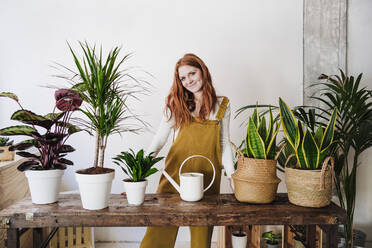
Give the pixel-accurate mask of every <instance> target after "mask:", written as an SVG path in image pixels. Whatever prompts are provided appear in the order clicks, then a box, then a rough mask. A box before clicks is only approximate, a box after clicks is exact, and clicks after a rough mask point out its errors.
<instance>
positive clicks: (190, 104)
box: [165, 53, 217, 129]
mask: <svg viewBox="0 0 372 248" xmlns="http://www.w3.org/2000/svg"><path fill="white" fill-rule="evenodd" d="M183 65H189V66H193V67H196V68H198V69H200V70H201V74H202V81H203V86H202V89H201V90H202V92H203V101H202V106H201V108H200V116H199V118H200V119H202V120H206V118H207V117H208V116H209V114H210V113H211V112H212V111H214V110H215V107H216V103H217V96H216V91H215V89H214V87H213V85H212V77H211V74H210V73H209V70H208V68H207V66H206V65H205V64H204V62H203V61H202V60H201V59H200V58H199V57H198V56H196V55H194V54H192V53H187V54H185V55H184V56H183V57H182V58H181V59H179V60H178V62H177V63H176V67H175V69H174V79H173V84H172V87H171V89H170V92H169V95H168V97H167V99H166V106H165V107H166V109H165V112H166V114H167V117H168V121H169V120H171V119H172V118H173V119H174V125H173V128H174V129H178V128H180V127H182V126H183V125H187V124H189V123H190V122H191V121H192V115H191V112H192V111H194V110H195V101H194V94H193V93H191V92H190V91H188V90H187V89H185V87H183V85H182V83H181V80H180V77H179V75H178V68H180V67H181V66H183ZM168 110H169V111H168Z"/></svg>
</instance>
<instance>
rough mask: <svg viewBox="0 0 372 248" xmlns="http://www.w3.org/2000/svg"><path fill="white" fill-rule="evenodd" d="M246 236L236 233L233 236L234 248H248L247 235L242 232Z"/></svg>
mask: <svg viewBox="0 0 372 248" xmlns="http://www.w3.org/2000/svg"><path fill="white" fill-rule="evenodd" d="M241 233H243V234H244V236H237V235H239V231H235V232H233V233H232V235H231V243H232V247H233V248H246V247H247V233H246V232H241Z"/></svg>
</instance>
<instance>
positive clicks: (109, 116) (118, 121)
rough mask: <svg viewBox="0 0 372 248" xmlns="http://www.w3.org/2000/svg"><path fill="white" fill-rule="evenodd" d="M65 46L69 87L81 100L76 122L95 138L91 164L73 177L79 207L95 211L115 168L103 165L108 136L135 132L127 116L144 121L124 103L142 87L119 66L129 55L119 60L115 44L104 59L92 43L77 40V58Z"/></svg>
mask: <svg viewBox="0 0 372 248" xmlns="http://www.w3.org/2000/svg"><path fill="white" fill-rule="evenodd" d="M69 47H70V51H71V53H72V56H73V58H74V62H75V65H76V68H77V70H78V72H77V73H75V74H74V75H72V78H71V80H75V81H74V84H73V86H72V88H73V89H75V90H77V91H78V92H79V94H80V96H81V97H82V99H83V101H84V102H83V107H82V108H80V110H81V112H82V113H83V114H84V115H85V117H86V119H78V120H77V121H78V123H80V124H81V127H82V129H84V130H86V131H88V132H90V131H91V130H93V131H94V132H95V137H96V142H95V156H94V163H93V166H92V167H90V168H87V169H83V170H78V171H76V173H75V176H76V180H77V181H78V184H79V189H80V195H81V200H82V205H83V207H84V208H86V209H90V210H97V209H102V208H106V207H107V206H108V197H109V194H110V192H111V185H112V180H113V179H114V172H115V170H114V169H111V168H104V159H105V150H106V147H107V143H108V138H109V137H110V136H111V135H112V134H115V133H117V134H122V133H123V132H136V131H138V130H139V128H138V127H132V126H130V125H129V124H128V121H130V120H131V119H134V120H136V121H140V122H141V123H142V124H143V123H144V122H142V121H141V120H140V119H139V118H138V117H137V116H136V115H134V114H133V113H132V111H131V110H130V109H129V107H128V105H127V102H126V101H127V99H128V98H129V97H134V98H136V95H137V94H138V93H140V92H141V91H142V90H143V89H144V87H142V86H141V84H140V83H141V82H142V81H140V80H137V79H136V78H135V77H134V76H133V75H130V74H129V73H128V69H122V68H121V66H122V64H123V63H124V62H126V61H127V59H128V58H129V55H125V56H124V57H123V58H122V59H119V52H120V48H119V47H115V48H114V49H113V50H111V51H110V52H109V53H108V55H107V58H106V60H103V58H102V48H101V50H100V51H99V53H98V54H97V52H96V48H95V46H94V47H90V46H89V45H88V43H81V42H80V47H81V49H82V51H83V54H84V55H83V58H82V59H81V60H79V58H78V56H77V55H76V53H75V52H74V51H73V49H72V48H71V46H70V45H69ZM70 71H72V70H70ZM76 79H77V81H76ZM123 82H125V84H124V86H125V88H123V84H122V83H123ZM130 82H132V84H131V83H130ZM125 124H126V125H125Z"/></svg>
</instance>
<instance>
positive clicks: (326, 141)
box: [321, 108, 337, 151]
mask: <svg viewBox="0 0 372 248" xmlns="http://www.w3.org/2000/svg"><path fill="white" fill-rule="evenodd" d="M336 119H337V108H336V109H334V110H333V112H332V115H331V119H330V120H329V122H328V125H327V127H326V129H325V131H324V135H323V138H322V142H321V151H322V150H324V149H326V148H327V147H328V146H330V145H331V144H332V141H333V136H334V130H335V124H336Z"/></svg>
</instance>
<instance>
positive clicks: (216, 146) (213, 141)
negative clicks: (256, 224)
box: [141, 97, 229, 248]
mask: <svg viewBox="0 0 372 248" xmlns="http://www.w3.org/2000/svg"><path fill="white" fill-rule="evenodd" d="M228 102H229V99H228V98H226V97H224V98H223V101H222V103H221V105H220V108H219V110H218V112H217V115H216V119H217V120H205V121H202V120H200V119H198V118H196V117H194V118H193V121H192V122H191V123H190V124H189V125H187V126H184V127H181V128H180V131H179V133H178V135H177V138H176V140H175V141H174V143H173V144H172V147H171V148H170V150H169V153H168V156H167V158H166V161H165V170H166V172H167V173H168V174H169V175H170V176H171V177H172V178H173V179H174V180H175V181H176V182H177V183H178V184H179V183H180V179H179V175H178V169H179V167H180V166H181V164H182V162H183V161H184V160H185V159H186V158H187V157H189V156H191V155H196V154H198V155H203V156H205V157H207V158H209V159H210V160H211V161H212V163H213V164H214V166H215V169H216V178H215V180H214V183H213V185H212V187H210V188H209V189H208V190H207V191H206V192H205V194H219V192H220V182H221V169H222V155H221V143H220V126H221V125H220V122H221V120H222V118H223V116H224V114H225V111H226V108H227V104H228ZM182 172H200V173H203V174H204V187H206V186H207V185H209V183H210V182H211V180H212V176H213V169H212V167H211V165H210V164H209V162H208V161H207V160H206V159H204V158H192V159H190V160H189V161H187V162H186V164H185V165H184V167H183V168H182ZM157 193H158V194H164V193H177V194H178V192H177V191H176V189H175V188H174V187H173V186H172V185H171V184H170V183H169V181H168V180H167V179H166V178H165V177H164V176H163V175H162V176H161V178H160V182H159V187H158V189H157ZM212 231H213V226H190V234H191V247H192V248H207V247H210V245H211V238H212ZM177 232H178V227H177V226H167V227H148V228H147V231H146V234H145V236H144V238H143V240H142V243H141V248H150V247H151V248H172V247H174V244H175V242H176V237H177Z"/></svg>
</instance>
